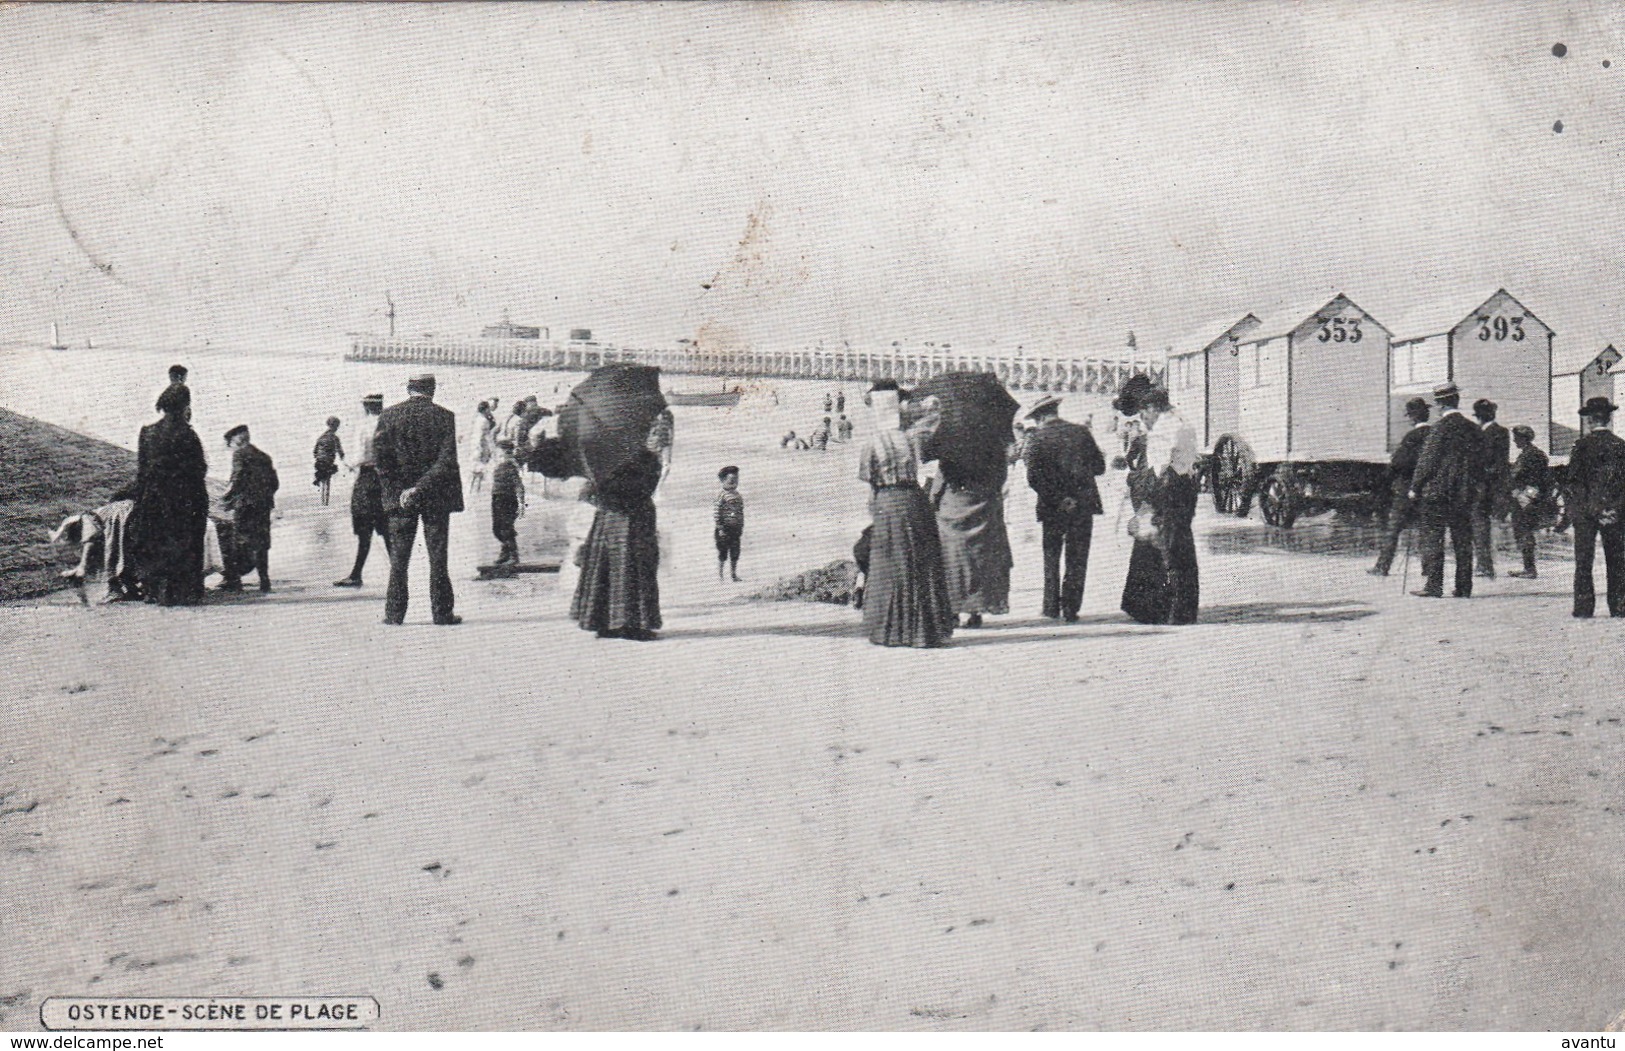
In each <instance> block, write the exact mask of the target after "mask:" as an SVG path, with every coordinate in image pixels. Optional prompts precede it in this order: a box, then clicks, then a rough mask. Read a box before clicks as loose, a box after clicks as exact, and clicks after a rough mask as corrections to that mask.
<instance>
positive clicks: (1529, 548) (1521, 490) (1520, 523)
mask: <svg viewBox="0 0 1625 1051" xmlns="http://www.w3.org/2000/svg"><path fill="white" fill-rule="evenodd" d="M1512 441H1513V443H1514V444H1515V445H1517V447H1518V458H1517V460H1515V461H1513V464H1512V474H1511V476H1510V477H1509V479H1508V480H1509V482H1510V483H1511V485H1512V501H1513V503H1512V538H1513V539H1514V540H1516V541H1517V542H1518V552H1519V553H1520V554H1522V555H1523V569H1521V570H1519V569H1514V570H1513V571H1512V572H1510V573H1508V574H1507V576H1509V577H1527V578H1529V579H1530V580H1533V579H1535V575H1536V574H1535V530H1536V529H1538V528H1540V523H1541V520H1542V519H1543V518H1544V517H1545V515H1546V513H1547V509H1548V507H1549V506H1550V504H1551V490H1552V472H1551V463H1550V461H1548V460H1547V459H1546V454H1545V453H1543V452H1541V451H1540V450H1539V449H1537V448H1535V429H1534V428H1533V427H1529V426H1527V425H1525V424H1522V423H1520V424H1518V425H1517V426H1516V427H1514V428H1512Z"/></svg>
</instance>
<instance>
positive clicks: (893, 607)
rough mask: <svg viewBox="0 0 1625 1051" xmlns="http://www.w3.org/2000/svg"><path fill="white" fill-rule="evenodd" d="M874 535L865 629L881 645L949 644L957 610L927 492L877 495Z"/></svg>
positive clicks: (907, 489) (906, 489) (904, 488)
mask: <svg viewBox="0 0 1625 1051" xmlns="http://www.w3.org/2000/svg"><path fill="white" fill-rule="evenodd" d="M872 510H873V512H874V533H873V534H872V535H871V537H870V544H869V579H868V583H867V585H866V586H865V591H864V599H863V626H864V628H865V629H866V630H867V631H868V632H869V641H870V642H872V643H874V644H875V645H877V646H943V645H946V644H947V642H948V640H949V639H950V638H951V637H952V636H953V631H954V607H953V604H952V603H951V602H950V601H949V599H948V581H947V578H946V577H945V576H944V574H943V569H942V541H941V540H940V538H939V537H938V534H937V520H936V516H935V515H934V514H932V511H931V501H930V500H928V499H927V498H926V495H925V492H924V490H922V489H920V487H919V486H915V485H898V486H890V487H888V488H884V489H879V490H877V491H876V492H875V496H874V502H873V505H872Z"/></svg>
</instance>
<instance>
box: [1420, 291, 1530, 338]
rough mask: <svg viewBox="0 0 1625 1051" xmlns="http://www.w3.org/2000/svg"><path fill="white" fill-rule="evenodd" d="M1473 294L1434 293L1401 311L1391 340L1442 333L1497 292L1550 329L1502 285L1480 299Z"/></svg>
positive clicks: (1483, 304)
mask: <svg viewBox="0 0 1625 1051" xmlns="http://www.w3.org/2000/svg"><path fill="white" fill-rule="evenodd" d="M1473 295H1474V293H1471V292H1462V293H1458V294H1454V295H1452V296H1450V297H1448V298H1447V297H1443V296H1436V297H1433V298H1431V299H1429V300H1427V301H1426V302H1425V303H1421V304H1419V305H1417V306H1415V307H1413V308H1411V309H1410V310H1407V311H1405V313H1404V314H1403V315H1402V316H1401V319H1400V321H1399V323H1398V324H1396V325H1395V326H1394V332H1395V333H1397V336H1396V338H1395V342H1396V343H1411V342H1415V341H1416V340H1420V339H1426V338H1427V337H1429V336H1439V335H1443V334H1444V333H1446V332H1449V331H1451V330H1452V329H1454V328H1455V327H1456V326H1457V325H1460V324H1461V323H1462V322H1463V321H1466V320H1467V319H1468V318H1470V317H1472V316H1473V315H1474V314H1476V313H1478V311H1479V310H1480V309H1481V308H1482V307H1484V306H1486V305H1488V304H1489V303H1490V302H1492V301H1493V300H1494V299H1495V298H1496V297H1497V296H1505V297H1506V298H1507V299H1510V300H1511V301H1512V302H1513V303H1515V304H1516V305H1517V306H1518V308H1519V309H1521V310H1522V311H1523V313H1524V316H1525V317H1526V318H1532V319H1533V320H1534V321H1535V322H1537V323H1538V324H1539V325H1540V326H1541V327H1542V328H1544V329H1545V330H1546V331H1547V332H1551V331H1552V327H1551V326H1550V325H1548V324H1546V322H1544V321H1542V320H1541V319H1540V317H1539V316H1538V315H1537V314H1535V312H1534V311H1532V310H1530V309H1529V308H1528V307H1526V306H1524V305H1523V302H1522V300H1520V299H1518V297H1517V296H1514V295H1513V294H1512V293H1511V292H1508V291H1507V290H1506V289H1504V288H1498V289H1496V290H1495V291H1494V292H1492V293H1491V294H1490V295H1488V296H1486V297H1485V298H1484V299H1480V300H1476V301H1475V300H1474V299H1473ZM1463 303H1471V304H1472V306H1470V307H1463V306H1462V304H1463Z"/></svg>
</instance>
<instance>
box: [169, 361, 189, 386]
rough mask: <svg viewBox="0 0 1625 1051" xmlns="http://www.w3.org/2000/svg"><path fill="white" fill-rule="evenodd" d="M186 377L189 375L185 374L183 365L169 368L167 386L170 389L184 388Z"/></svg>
mask: <svg viewBox="0 0 1625 1051" xmlns="http://www.w3.org/2000/svg"><path fill="white" fill-rule="evenodd" d="M188 375H189V373H188V372H187V370H186V366H185V365H171V366H169V385H170V386H171V387H184V386H186V377H187V376H188Z"/></svg>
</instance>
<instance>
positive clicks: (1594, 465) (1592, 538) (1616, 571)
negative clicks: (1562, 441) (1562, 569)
mask: <svg viewBox="0 0 1625 1051" xmlns="http://www.w3.org/2000/svg"><path fill="white" fill-rule="evenodd" d="M1618 409H1619V406H1617V405H1615V404H1614V403H1613V402H1611V401H1609V400H1608V399H1607V398H1591V399H1588V400H1587V401H1586V403H1585V405H1584V406H1582V407H1581V409H1580V415H1581V416H1584V417H1586V418H1587V419H1589V420H1590V421H1591V428H1592V429H1591V430H1590V431H1589V432H1588V433H1586V434H1584V435H1581V437H1580V438H1579V440H1577V441H1576V442H1575V443H1574V449H1573V450H1572V451H1571V452H1570V453H1569V466H1568V471H1567V472H1566V473H1565V474H1564V476H1563V503H1564V510H1565V512H1566V513H1567V515H1568V518H1569V521H1570V522H1571V523H1572V524H1573V526H1574V615H1575V616H1576V617H1589V616H1591V614H1592V611H1593V609H1594V608H1595V607H1596V604H1597V596H1596V593H1595V591H1594V590H1593V582H1592V577H1591V567H1592V562H1593V560H1594V559H1595V558H1596V554H1597V539H1598V538H1599V537H1600V538H1601V539H1602V560H1603V565H1604V566H1605V567H1606V571H1607V574H1608V581H1607V595H1608V615H1609V616H1611V617H1625V439H1621V438H1620V437H1619V436H1618V435H1617V434H1615V433H1614V432H1613V431H1611V430H1609V429H1608V426H1609V423H1610V421H1612V420H1613V418H1614V413H1615V412H1616V411H1618Z"/></svg>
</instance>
